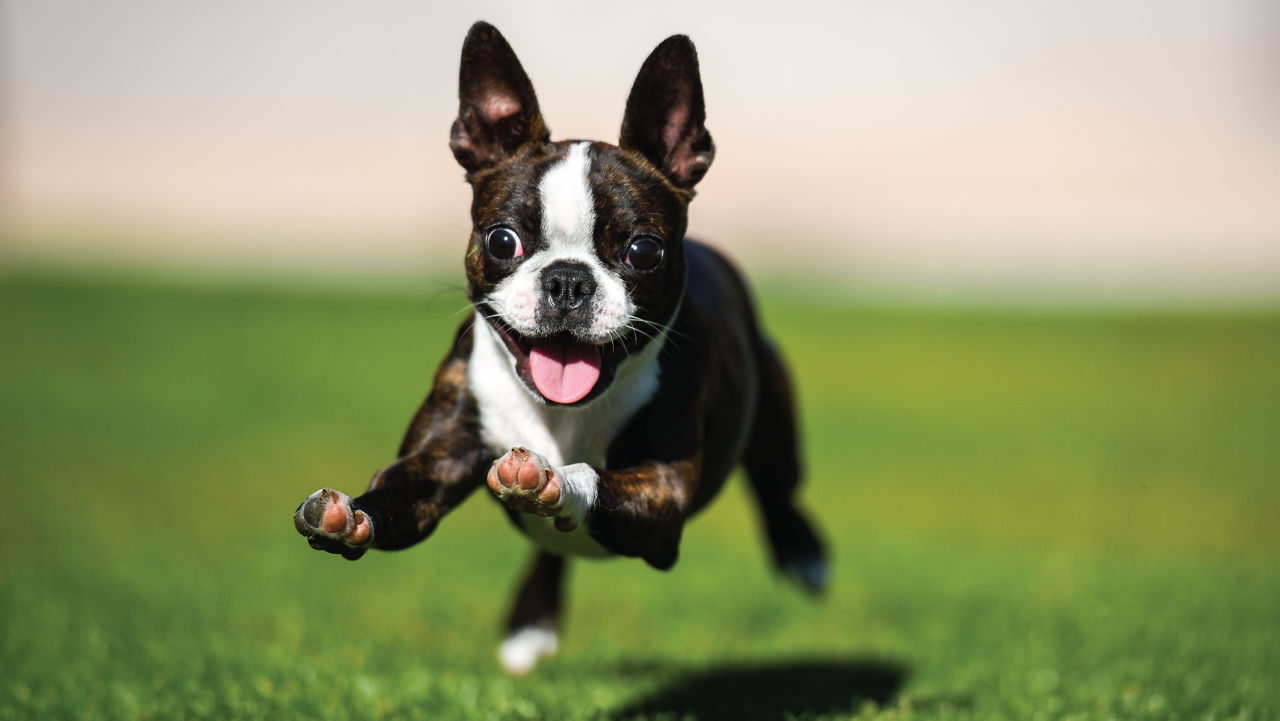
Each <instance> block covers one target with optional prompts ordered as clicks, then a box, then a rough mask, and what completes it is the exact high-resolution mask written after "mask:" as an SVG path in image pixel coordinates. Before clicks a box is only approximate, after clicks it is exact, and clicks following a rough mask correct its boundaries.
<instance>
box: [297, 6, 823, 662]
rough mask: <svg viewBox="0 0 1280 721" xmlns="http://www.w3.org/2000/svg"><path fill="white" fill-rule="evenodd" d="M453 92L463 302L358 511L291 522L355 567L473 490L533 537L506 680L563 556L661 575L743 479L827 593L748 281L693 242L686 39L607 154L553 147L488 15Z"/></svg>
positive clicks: (472, 35)
mask: <svg viewBox="0 0 1280 721" xmlns="http://www.w3.org/2000/svg"><path fill="white" fill-rule="evenodd" d="M459 99H460V106H459V109H458V118H457V120H456V121H455V122H454V123H453V127H452V130H451V132H450V143H449V145H450V148H451V149H452V150H453V155H454V157H455V158H456V159H457V161H458V163H460V164H461V165H462V167H463V168H464V169H466V179H467V182H469V183H470V184H471V187H472V190H473V193H474V195H473V200H472V203H471V220H472V223H473V229H472V232H471V237H470V239H469V242H468V244H467V252H466V261H465V265H466V275H467V295H468V297H469V299H470V301H471V303H472V305H473V307H474V313H473V314H472V315H471V317H469V318H468V319H467V320H466V321H464V322H463V323H462V327H461V328H459V329H458V332H457V334H456V335H455V337H454V340H453V346H452V348H451V349H450V350H449V352H448V354H447V355H446V356H445V358H444V361H443V363H441V365H440V367H439V369H438V370H437V371H436V374H435V381H434V386H433V387H432V389H431V392H430V394H429V395H428V396H427V399H426V401H425V402H423V404H422V407H421V408H420V409H419V410H418V412H417V415H416V416H415V417H414V418H413V421H412V422H411V423H410V425H409V430H408V432H407V433H406V434H405V437H404V441H403V442H402V444H401V446H400V451H399V454H398V456H399V457H398V460H397V461H396V462H395V463H392V464H391V465H389V466H387V467H386V468H383V469H382V470H380V471H378V472H377V474H375V475H374V477H373V481H372V482H371V483H370V484H369V488H368V490H367V491H365V492H364V494H363V495H360V496H358V497H356V498H351V497H349V496H347V495H346V494H344V493H341V492H339V491H336V490H332V489H328V488H325V489H321V490H319V491H316V492H315V493H313V494H311V496H309V497H308V498H307V499H306V500H305V501H303V502H302V505H300V506H299V507H298V510H297V512H296V513H295V514H294V525H295V527H296V528H297V530H298V532H299V533H301V534H302V535H303V536H306V537H307V539H308V541H309V542H310V544H311V546H312V547H313V548H318V549H321V550H324V551H329V552H330V553H337V554H341V555H342V556H344V557H346V558H349V559H356V558H359V557H360V556H361V555H363V554H364V552H365V551H367V550H368V549H370V548H379V549H385V550H390V549H399V548H405V547H408V546H411V545H413V544H415V543H418V542H419V541H422V540H423V539H425V538H426V537H427V536H429V535H431V533H432V531H434V530H435V528H436V525H437V524H439V522H440V519H441V518H443V517H444V515H445V514H446V513H448V512H449V511H450V510H452V509H453V508H454V507H456V506H457V505H458V504H459V503H461V502H462V501H463V500H465V499H466V498H467V496H469V495H470V494H471V492H472V491H474V490H476V489H477V488H481V487H485V486H487V487H488V488H489V490H490V491H492V493H493V495H494V497H495V498H496V499H497V501H498V502H499V503H501V505H502V506H503V507H504V508H505V510H506V513H507V515H508V516H510V518H511V520H512V521H513V522H514V523H515V525H516V526H517V527H518V528H519V529H520V530H521V531H523V532H524V533H525V534H526V535H527V536H528V537H529V538H530V539H531V540H532V542H533V544H534V545H535V547H536V549H535V551H534V553H533V559H532V562H531V564H530V566H529V570H528V573H527V575H526V576H525V578H524V580H523V582H522V583H521V585H520V588H519V591H518V592H517V594H516V599H515V603H514V606H513V609H512V611H511V613H510V616H509V620H508V622H507V633H508V635H507V637H506V640H505V641H504V642H503V643H502V645H501V646H500V648H499V659H500V661H501V663H502V665H503V667H504V668H505V669H506V670H507V671H508V672H510V673H512V674H516V675H520V674H524V673H527V672H528V671H530V670H531V669H532V668H533V666H534V665H535V664H536V663H537V661H538V660H539V659H540V658H541V657H543V656H546V655H549V654H551V653H554V652H555V650H556V647H557V644H558V639H557V629H558V626H559V618H560V609H561V600H560V597H561V589H562V579H563V576H564V573H565V563H566V561H565V557H566V556H570V555H579V556H635V557H639V558H642V559H644V561H645V562H646V563H648V564H649V565H651V566H653V567H654V568H657V569H661V570H666V569H669V568H671V566H672V565H673V564H674V563H675V562H676V554H677V552H678V550H679V547H680V534H681V532H682V531H683V529H684V524H685V522H686V521H687V520H688V519H689V518H690V517H691V516H692V515H693V514H694V513H696V512H697V511H698V510H700V509H701V508H702V507H703V506H705V505H706V504H707V503H708V502H709V501H710V500H711V499H712V497H713V496H715V494H716V492H717V491H719V489H720V487H721V486H722V485H723V484H724V482H725V479H726V478H727V477H728V476H729V474H730V472H731V471H733V470H734V469H735V468H736V467H738V466H742V467H743V468H744V469H745V471H746V477H747V479H748V481H749V482H750V486H751V489H752V491H753V492H754V494H753V495H754V496H755V498H756V500H757V501H758V502H759V507H760V514H761V517H762V518H763V520H764V530H765V535H766V537H767V539H768V543H769V547H770V549H771V551H772V555H773V560H774V562H775V563H776V565H777V567H778V568H779V569H780V570H781V571H782V572H783V573H784V574H786V575H787V576H789V577H791V578H793V579H795V580H797V581H798V582H799V583H800V584H801V585H802V586H804V587H806V588H808V589H810V590H813V591H820V590H821V589H822V588H823V586H824V585H825V582H826V564H825V560H824V551H823V544H822V542H821V541H820V540H819V536H818V534H817V533H816V532H815V531H814V529H813V527H812V526H811V525H810V523H809V521H808V520H806V518H805V516H804V514H802V513H801V511H800V510H799V509H798V508H797V507H796V499H795V494H796V487H797V484H798V482H799V480H800V463H799V458H798V454H797V439H796V416H795V407H794V405H793V403H792V398H791V391H790V388H789V381H788V377H787V372H786V369H785V367H784V366H783V363H782V361H781V360H780V358H779V356H778V353H777V351H776V350H775V349H774V347H773V346H772V345H771V344H770V342H769V341H768V340H767V339H766V338H765V336H764V335H763V334H762V333H761V330H760V327H759V324H758V321H757V319H756V315H755V312H754V310H753V308H752V305H751V300H750V297H749V295H748V291H747V287H746V285H745V283H744V282H743V279H742V277H741V276H740V275H739V274H738V273H737V271H736V270H735V269H734V267H733V266H732V265H730V263H729V262H728V261H727V260H726V259H725V258H724V257H723V256H722V255H720V254H719V253H718V252H716V251H715V250H713V249H711V248H710V247H708V246H706V245H703V244H701V243H698V242H696V241H693V240H690V239H687V238H685V225H686V212H687V209H688V205H689V201H690V199H692V198H693V194H694V192H693V188H694V185H696V184H697V183H698V181H699V180H701V179H702V176H703V174H704V173H706V172H707V168H708V167H710V165H711V160H712V157H713V156H714V155H715V147H714V145H713V144H712V142H711V135H710V134H709V133H708V132H707V129H706V128H705V127H704V125H703V121H704V117H705V112H704V109H703V102H702V80H701V78H700V76H699V73H698V59H697V54H696V53H695V51H694V47H693V43H692V42H690V41H689V38H687V37H685V36H683V35H676V36H673V37H670V38H667V40H665V41H664V42H663V43H662V44H661V45H659V46H658V47H657V48H656V49H655V50H654V51H653V53H652V54H650V55H649V58H648V59H647V60H645V62H644V65H643V67H641V68H640V74H639V76H638V77H637V78H636V81H635V85H634V86H633V87H632V89H631V95H630V97H629V98H628V100H627V107H626V113H625V117H624V118H623V121H622V133H621V137H620V139H619V141H618V144H617V145H616V146H615V145H610V144H608V143H603V142H593V141H585V140H563V141H558V142H552V141H551V139H550V133H549V131H548V130H547V126H546V123H545V122H544V121H543V119H542V113H541V112H540V111H539V109H538V100H537V98H536V97H535V96H534V92H533V85H532V83H530V81H529V78H528V76H527V75H526V74H525V71H524V69H523V68H522V67H521V65H520V62H519V60H517V59H516V56H515V53H514V52H513V51H512V50H511V46H510V45H508V44H507V41H506V40H505V39H504V38H503V37H502V35H501V34H500V33H499V32H498V31H497V29H496V28H494V27H493V26H491V25H489V24H487V23H483V22H478V23H476V24H475V25H474V26H472V28H471V31H470V32H469V33H468V34H467V38H466V41H465V42H464V44H463V47H462V69H461V72H460V81H459Z"/></svg>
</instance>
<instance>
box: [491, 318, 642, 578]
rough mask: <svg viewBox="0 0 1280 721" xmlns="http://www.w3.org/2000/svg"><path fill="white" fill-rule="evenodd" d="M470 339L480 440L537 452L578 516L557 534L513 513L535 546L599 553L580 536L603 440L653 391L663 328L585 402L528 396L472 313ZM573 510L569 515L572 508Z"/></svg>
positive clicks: (496, 341)
mask: <svg viewBox="0 0 1280 721" xmlns="http://www.w3.org/2000/svg"><path fill="white" fill-rule="evenodd" d="M473 323H474V328H475V330H474V333H475V344H474V345H473V346H472V350H471V359H470V362H469V363H468V366H467V376H468V380H469V381H470V385H471V391H472V393H473V394H474V395H475V398H476V404H477V406H478V408H479V411H480V432H481V437H482V440H483V441H484V443H485V444H486V445H487V446H488V447H489V450H490V451H491V452H492V453H493V457H494V458H498V457H499V456H501V455H502V454H503V453H506V452H507V451H509V450H511V449H512V448H513V447H515V446H523V447H525V448H528V449H529V450H531V451H533V452H535V453H539V454H541V455H542V456H543V457H545V458H546V459H547V461H549V462H550V463H551V464H552V465H553V466H555V467H556V469H557V471H558V472H559V473H560V474H561V476H562V478H565V480H566V483H565V486H566V487H571V488H568V489H567V490H568V493H569V494H570V495H571V496H572V498H573V500H571V501H567V504H569V505H572V504H574V503H578V504H582V505H583V506H584V507H582V508H580V509H575V510H576V511H578V512H580V513H581V514H582V515H583V521H582V522H581V523H579V526H578V530H576V531H574V532H572V533H564V532H561V531H557V530H555V529H554V528H553V526H552V522H551V521H550V520H549V519H543V518H538V517H535V516H527V515H526V514H521V521H522V523H523V525H524V526H525V529H526V530H528V531H529V535H530V536H531V537H532V538H533V539H534V541H535V542H536V543H538V544H539V545H540V546H543V547H544V548H547V549H548V550H552V551H558V552H561V553H575V554H581V555H606V554H607V552H606V551H605V550H604V549H603V548H602V547H601V546H600V545H599V544H597V543H596V542H595V541H594V540H592V539H591V537H590V536H589V535H588V534H587V533H586V525H587V520H588V519H589V518H590V508H589V507H586V506H588V505H589V503H590V502H591V501H593V500H594V497H595V490H596V484H598V483H599V477H598V475H597V474H596V473H595V470H594V469H599V468H603V467H604V463H605V454H606V453H607V451H608V449H609V444H610V443H612V442H613V439H614V437H615V436H616V435H617V434H618V432H619V431H620V430H621V429H622V426H623V425H624V424H625V423H626V422H627V421H628V420H629V419H630V418H631V416H632V415H634V414H635V412H636V411H637V410H639V409H640V408H641V406H643V405H644V404H645V403H646V402H648V400H649V398H650V397H652V396H653V393H654V391H656V390H657V388H658V371H659V365H658V353H659V352H660V351H661V349H662V345H663V342H664V341H665V340H666V333H665V332H664V333H663V334H661V335H659V337H657V338H655V339H654V340H652V341H650V342H649V344H648V345H646V346H645V347H644V349H643V350H641V351H640V352H639V353H637V354H636V355H634V356H631V357H629V358H627V359H626V360H625V361H623V362H622V363H621V365H619V367H618V370H617V373H616V375H615V377H614V380H613V384H612V386H610V388H609V389H608V390H607V391H606V392H605V393H604V394H603V395H602V396H600V397H599V398H596V399H595V400H593V401H592V402H591V403H589V404H587V405H586V406H582V407H578V406H574V407H564V406H550V405H547V404H546V403H544V402H543V401H541V400H540V399H538V398H536V397H535V396H534V394H533V392H532V391H530V390H529V389H528V388H526V387H525V385H524V383H523V382H522V381H521V380H520V377H519V376H518V375H517V374H516V369H515V359H513V358H512V357H511V354H510V353H509V352H508V351H507V349H506V346H505V345H503V343H502V339H501V338H499V337H498V334H497V332H496V331H494V330H493V327H492V326H490V325H489V323H488V322H487V321H485V320H484V319H483V318H481V317H480V316H479V315H476V317H475V318H474V320H473ZM575 515H577V513H575Z"/></svg>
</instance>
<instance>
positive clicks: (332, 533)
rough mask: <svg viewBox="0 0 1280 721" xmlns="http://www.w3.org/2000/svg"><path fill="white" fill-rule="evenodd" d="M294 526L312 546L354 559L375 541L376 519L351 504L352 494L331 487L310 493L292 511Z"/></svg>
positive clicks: (361, 554)
mask: <svg viewBox="0 0 1280 721" xmlns="http://www.w3.org/2000/svg"><path fill="white" fill-rule="evenodd" d="M293 527H294V528H296V529H298V533H301V534H302V535H304V536H306V537H307V542H308V543H310V544H311V547H312V548H318V549H320V550H322V551H328V552H329V553H339V554H342V557H343V558H347V559H350V560H352V561H354V560H356V559H357V558H359V557H361V556H363V555H364V552H365V551H367V550H369V546H371V545H372V544H373V522H372V521H370V520H369V516H368V515H366V514H365V513H364V512H363V511H358V510H356V509H355V508H354V507H353V506H352V505H351V497H350V496H348V495H347V494H345V493H343V492H341V491H335V490H333V489H332V488H321V489H320V490H318V491H316V492H315V493H312V494H311V495H310V496H307V500H305V501H303V502H302V505H300V506H298V510H297V511H296V512H294V514H293Z"/></svg>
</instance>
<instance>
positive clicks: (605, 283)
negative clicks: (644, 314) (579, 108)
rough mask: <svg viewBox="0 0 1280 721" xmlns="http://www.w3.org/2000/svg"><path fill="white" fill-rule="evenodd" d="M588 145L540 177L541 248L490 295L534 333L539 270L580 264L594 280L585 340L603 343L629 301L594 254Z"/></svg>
mask: <svg viewBox="0 0 1280 721" xmlns="http://www.w3.org/2000/svg"><path fill="white" fill-rule="evenodd" d="M590 149H591V144H590V143H587V142H580V143H574V144H573V145H571V146H569V153H568V155H566V156H565V158H564V159H563V160H561V161H560V162H559V163H557V164H556V165H554V166H553V167H552V168H551V169H550V170H548V171H547V172H546V174H545V175H543V176H542V182H540V183H538V200H539V202H540V203H541V206H542V227H541V228H540V229H539V230H540V231H541V233H542V240H543V243H544V245H543V247H542V248H541V249H540V250H538V251H537V252H535V253H533V254H532V255H531V256H530V257H528V258H526V259H525V261H524V262H523V263H521V265H520V268H519V269H518V270H516V272H515V273H512V274H511V275H510V276H508V277H507V278H506V279H504V280H503V281H502V282H501V283H499V284H498V286H497V287H496V288H495V289H494V291H493V293H491V294H490V296H489V300H490V302H491V303H492V305H493V306H494V308H495V309H496V310H497V311H498V313H500V314H501V315H502V318H503V320H505V321H506V322H507V324H508V325H510V326H511V327H512V328H514V329H515V330H516V331H517V332H518V333H521V334H523V335H538V327H537V312H536V311H537V305H538V302H537V301H536V300H535V299H540V298H541V297H542V294H541V292H540V288H541V286H542V282H541V276H542V271H543V269H544V268H546V267H547V266H549V265H551V264H552V263H555V262H556V261H561V260H565V261H572V262H578V263H582V264H583V265H586V266H587V267H588V268H590V269H591V275H592V277H593V278H594V279H595V282H596V292H595V297H594V298H593V299H592V303H591V306H592V307H591V316H592V319H593V320H592V323H591V327H590V328H588V329H587V335H588V340H591V341H593V342H596V343H605V342H608V341H610V340H614V339H616V338H618V337H620V336H621V335H622V334H623V333H624V332H625V331H626V328H627V321H628V319H629V318H630V317H631V314H632V313H634V312H635V305H634V304H633V303H632V302H631V298H630V297H629V296H628V295H627V290H626V286H625V285H623V283H622V280H621V279H620V278H618V276H617V275H615V274H614V273H613V272H612V271H610V270H609V269H608V268H607V267H606V266H605V264H604V263H602V262H601V261H600V258H598V257H597V256H596V243H595V227H596V212H595V200H594V198H593V195H592V192H591V186H590V184H589V183H588V180H587V177H588V173H589V172H590V170H591V155H590V152H589V151H590Z"/></svg>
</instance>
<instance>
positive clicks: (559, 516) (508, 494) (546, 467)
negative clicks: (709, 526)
mask: <svg viewBox="0 0 1280 721" xmlns="http://www.w3.org/2000/svg"><path fill="white" fill-rule="evenodd" d="M699 464H700V460H699V458H698V457H694V458H691V459H687V460H681V461H675V462H660V461H647V462H645V463H642V464H640V465H637V466H633V467H630V468H625V469H620V470H607V469H599V468H595V467H593V466H591V465H588V464H586V463H572V464H568V465H564V466H554V465H552V464H551V463H549V462H547V460H546V459H545V458H543V457H542V456H540V455H538V454H537V453H534V452H532V451H529V450H528V449H525V448H513V449H511V451H509V452H508V453H506V454H505V455H503V456H502V457H501V458H499V459H498V460H496V461H494V462H493V465H492V467H491V468H490V469H489V474H488V477H487V479H486V480H487V482H488V484H489V488H490V490H492V491H493V492H494V493H495V494H497V496H498V498H499V499H500V500H501V501H502V502H503V503H504V504H506V505H507V506H508V507H509V508H512V509H513V510H516V511H520V512H523V513H532V514H535V515H539V516H546V517H549V518H554V519H555V525H556V528H557V529H559V530H561V531H566V532H568V531H573V530H574V529H576V528H577V527H578V526H579V525H581V524H586V527H587V531H588V532H589V533H590V535H591V537H592V538H593V539H595V540H596V541H597V542H598V543H599V544H600V545H601V546H603V547H604V548H605V549H606V550H608V551H610V552H612V553H616V554H619V555H623V556H638V557H640V558H643V559H644V560H645V561H646V562H647V563H648V564H649V565H651V566H653V567H654V568H658V569H661V570H666V569H668V568H671V566H673V565H674V564H675V562H676V555H677V553H678V550H679V546H680V535H681V533H682V531H683V530H684V522H685V520H686V518H687V517H688V513H689V504H690V501H691V499H692V497H693V489H694V484H695V479H696V478H697V477H698V475H697V474H698V471H699Z"/></svg>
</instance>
